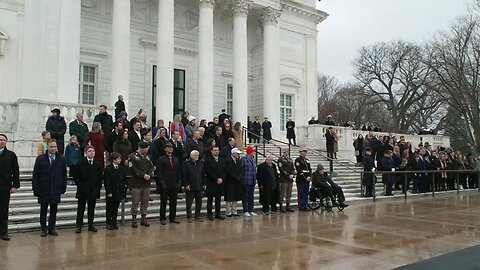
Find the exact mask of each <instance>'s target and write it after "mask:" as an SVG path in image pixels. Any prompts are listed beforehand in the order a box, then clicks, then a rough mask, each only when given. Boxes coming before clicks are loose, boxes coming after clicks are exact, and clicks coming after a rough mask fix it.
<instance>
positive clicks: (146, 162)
mask: <svg viewBox="0 0 480 270" xmlns="http://www.w3.org/2000/svg"><path fill="white" fill-rule="evenodd" d="M148 149H149V144H148V143H147V142H145V141H141V142H139V143H138V149H137V151H135V152H133V153H132V154H130V156H128V166H129V167H130V172H131V174H132V178H131V180H130V183H129V187H130V190H131V193H132V208H131V210H130V212H131V214H132V227H133V228H137V213H138V205H139V204H140V214H141V215H142V221H141V223H140V225H142V226H145V227H148V226H150V224H148V222H147V208H148V198H149V196H150V180H151V178H152V176H153V172H154V170H155V167H154V166H153V163H152V161H151V159H150V157H149V156H148V155H147V153H148Z"/></svg>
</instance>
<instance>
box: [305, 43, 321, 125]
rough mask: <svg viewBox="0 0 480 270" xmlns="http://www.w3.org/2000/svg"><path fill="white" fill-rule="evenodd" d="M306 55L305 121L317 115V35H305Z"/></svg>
mask: <svg viewBox="0 0 480 270" xmlns="http://www.w3.org/2000/svg"><path fill="white" fill-rule="evenodd" d="M306 51H307V53H306V55H308V57H307V74H306V75H307V76H306V77H307V86H306V89H305V90H306V94H305V98H306V101H305V104H306V108H305V110H306V112H305V118H304V119H305V121H308V119H310V117H312V116H314V115H315V116H316V115H318V86H317V84H318V81H317V79H318V72H317V37H316V36H307V37H306Z"/></svg>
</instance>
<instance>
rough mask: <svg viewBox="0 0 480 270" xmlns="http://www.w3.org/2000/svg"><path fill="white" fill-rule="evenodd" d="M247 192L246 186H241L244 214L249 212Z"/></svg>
mask: <svg viewBox="0 0 480 270" xmlns="http://www.w3.org/2000/svg"><path fill="white" fill-rule="evenodd" d="M248 192H249V189H248V186H247V185H243V200H242V206H243V212H244V213H246V212H249V211H248Z"/></svg>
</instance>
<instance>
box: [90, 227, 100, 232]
mask: <svg viewBox="0 0 480 270" xmlns="http://www.w3.org/2000/svg"><path fill="white" fill-rule="evenodd" d="M88 230H89V231H91V232H98V230H97V228H95V227H93V226H91V227H88Z"/></svg>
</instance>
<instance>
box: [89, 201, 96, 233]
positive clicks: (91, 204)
mask: <svg viewBox="0 0 480 270" xmlns="http://www.w3.org/2000/svg"><path fill="white" fill-rule="evenodd" d="M87 203H88V210H87V211H88V226H89V227H93V221H94V219H95V205H96V204H97V200H96V199H93V200H88V202H87Z"/></svg>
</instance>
